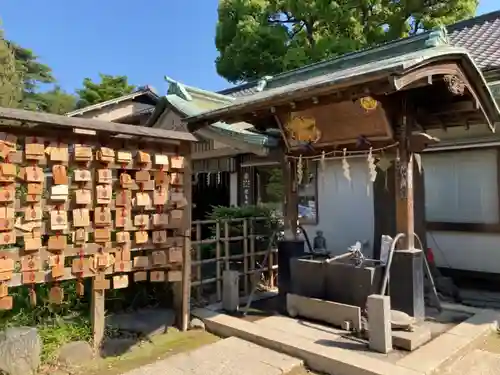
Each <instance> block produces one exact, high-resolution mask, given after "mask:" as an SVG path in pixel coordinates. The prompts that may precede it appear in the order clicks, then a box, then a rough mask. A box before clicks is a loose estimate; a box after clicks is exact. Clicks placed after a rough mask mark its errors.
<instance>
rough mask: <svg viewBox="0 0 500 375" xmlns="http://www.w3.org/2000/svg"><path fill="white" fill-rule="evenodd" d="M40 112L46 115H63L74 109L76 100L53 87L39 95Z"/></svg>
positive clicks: (74, 97)
mask: <svg viewBox="0 0 500 375" xmlns="http://www.w3.org/2000/svg"><path fill="white" fill-rule="evenodd" d="M38 96H39V102H40V110H41V111H43V112H48V113H55V114H57V115H63V114H65V113H68V112H71V111H72V110H74V109H75V107H76V102H77V100H78V98H77V97H76V96H75V95H72V94H69V93H67V92H66V91H64V90H62V89H61V87H60V86H58V85H55V86H54V88H53V89H51V90H48V91H45V92H42V93H39V94H38Z"/></svg>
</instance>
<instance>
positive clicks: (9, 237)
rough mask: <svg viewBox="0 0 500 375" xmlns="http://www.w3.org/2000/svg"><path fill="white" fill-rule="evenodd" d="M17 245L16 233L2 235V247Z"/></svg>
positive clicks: (0, 241) (0, 239)
mask: <svg viewBox="0 0 500 375" xmlns="http://www.w3.org/2000/svg"><path fill="white" fill-rule="evenodd" d="M15 243H16V232H14V231H11V232H3V233H0V245H12V244H15Z"/></svg>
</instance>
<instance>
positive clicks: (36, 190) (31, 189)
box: [28, 183, 43, 195]
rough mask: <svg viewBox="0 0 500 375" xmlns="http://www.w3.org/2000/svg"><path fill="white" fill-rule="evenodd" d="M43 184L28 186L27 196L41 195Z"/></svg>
mask: <svg viewBox="0 0 500 375" xmlns="http://www.w3.org/2000/svg"><path fill="white" fill-rule="evenodd" d="M42 192H43V184H36V183H34V184H28V195H42Z"/></svg>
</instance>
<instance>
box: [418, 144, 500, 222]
mask: <svg viewBox="0 0 500 375" xmlns="http://www.w3.org/2000/svg"><path fill="white" fill-rule="evenodd" d="M423 167H424V171H425V172H424V173H425V174H424V181H425V212H426V219H427V221H430V222H451V223H480V224H492V223H497V222H498V220H499V213H498V186H497V151H496V150H473V151H460V152H446V153H439V154H438V153H428V154H424V155H423Z"/></svg>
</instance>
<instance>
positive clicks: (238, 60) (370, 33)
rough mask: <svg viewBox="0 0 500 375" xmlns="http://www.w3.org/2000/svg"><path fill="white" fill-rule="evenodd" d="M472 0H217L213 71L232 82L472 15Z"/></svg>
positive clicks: (293, 66) (295, 66)
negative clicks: (217, 55) (215, 57)
mask: <svg viewBox="0 0 500 375" xmlns="http://www.w3.org/2000/svg"><path fill="white" fill-rule="evenodd" d="M478 2H479V1H478V0H220V2H219V21H218V23H217V30H216V38H215V44H216V47H217V50H218V51H219V57H218V58H217V60H216V66H217V72H218V73H219V74H220V75H221V76H223V77H224V78H226V79H227V80H228V81H230V82H233V83H237V82H242V81H249V80H254V79H258V78H260V77H263V76H265V75H269V74H271V75H272V74H277V73H280V72H283V71H287V70H291V69H295V68H298V67H301V66H304V65H306V64H308V63H312V62H315V61H319V60H323V59H325V58H328V57H332V56H335V55H339V54H343V53H346V52H350V51H354V50H357V49H360V48H364V47H368V46H372V45H374V44H377V43H381V42H385V41H389V40H393V39H397V38H401V37H405V36H409V35H413V34H416V33H418V32H421V31H422V30H428V29H430V28H432V27H435V26H439V25H448V24H451V23H454V22H457V21H460V20H463V19H466V18H469V17H472V16H473V15H474V14H475V12H476V8H477V6H478Z"/></svg>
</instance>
